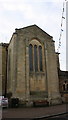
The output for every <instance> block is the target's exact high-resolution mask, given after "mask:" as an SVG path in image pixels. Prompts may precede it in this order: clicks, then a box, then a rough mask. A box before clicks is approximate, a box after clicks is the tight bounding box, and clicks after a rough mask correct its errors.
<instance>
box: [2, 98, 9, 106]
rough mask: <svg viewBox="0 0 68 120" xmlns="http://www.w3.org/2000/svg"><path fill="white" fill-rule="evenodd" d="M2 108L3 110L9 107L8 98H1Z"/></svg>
mask: <svg viewBox="0 0 68 120" xmlns="http://www.w3.org/2000/svg"><path fill="white" fill-rule="evenodd" d="M0 106H1V107H2V108H7V107H8V98H4V97H3V98H1V99H0Z"/></svg>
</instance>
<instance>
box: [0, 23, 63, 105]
mask: <svg viewBox="0 0 68 120" xmlns="http://www.w3.org/2000/svg"><path fill="white" fill-rule="evenodd" d="M0 46H1V45H0ZM5 48H6V49H7V51H6V52H7V54H6V56H5V59H6V66H5V69H4V71H6V73H5V72H3V73H5V74H6V77H5V78H6V79H5V80H4V81H6V85H5V83H4V84H3V85H5V90H6V94H9V93H11V94H12V96H11V97H12V98H19V100H21V101H27V102H28V103H30V102H33V101H36V100H41V101H42V100H47V101H49V102H51V104H60V103H61V95H60V87H59V76H58V67H57V66H58V62H57V57H58V54H57V53H56V52H55V41H54V40H53V37H52V36H50V35H49V34H47V33H46V32H45V31H43V30H42V29H41V28H39V27H38V26H37V25H31V26H27V27H24V28H20V29H15V32H14V33H13V35H12V37H11V40H10V42H9V44H7V45H6V47H5ZM6 67H7V69H6ZM3 68H4V67H3ZM3 90H4V89H3ZM4 93H5V92H4Z"/></svg>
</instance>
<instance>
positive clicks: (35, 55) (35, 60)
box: [34, 45, 38, 71]
mask: <svg viewBox="0 0 68 120" xmlns="http://www.w3.org/2000/svg"><path fill="white" fill-rule="evenodd" d="M34 66H35V71H38V55H37V45H34Z"/></svg>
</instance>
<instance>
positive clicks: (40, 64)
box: [39, 46, 43, 71]
mask: <svg viewBox="0 0 68 120" xmlns="http://www.w3.org/2000/svg"><path fill="white" fill-rule="evenodd" d="M39 67H40V71H43V68H42V47H41V46H39Z"/></svg>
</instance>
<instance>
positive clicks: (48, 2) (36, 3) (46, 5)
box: [0, 0, 66, 70]
mask: <svg viewBox="0 0 68 120" xmlns="http://www.w3.org/2000/svg"><path fill="white" fill-rule="evenodd" d="M63 2H64V3H65V6H66V2H65V0H0V42H5V43H6V42H9V41H10V38H11V36H12V34H13V32H14V31H15V28H23V27H25V26H29V25H33V24H36V25H38V26H39V27H40V28H42V29H43V30H44V31H45V32H47V33H48V34H50V35H51V36H53V39H54V40H55V48H56V50H57V47H58V41H59V35H60V29H61V17H62V9H63ZM65 11H66V10H65ZM65 15H66V13H65V12H64V17H66V16H65ZM65 25H66V20H63V27H62V28H63V30H64V31H63V34H62V38H61V42H62V46H61V49H60V51H59V52H60V67H61V70H66V64H65V63H66V59H65V58H66V27H65Z"/></svg>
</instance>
